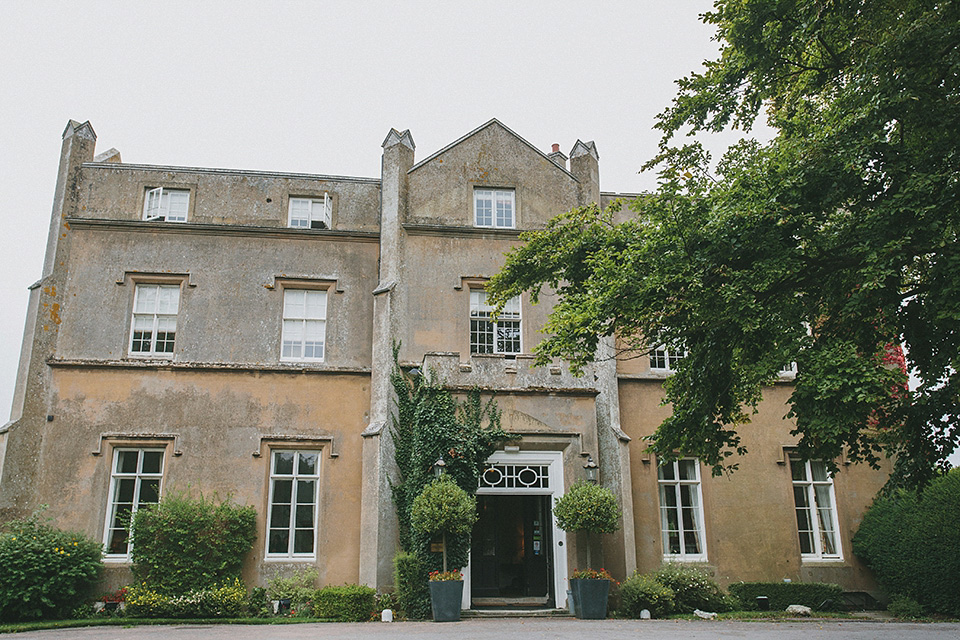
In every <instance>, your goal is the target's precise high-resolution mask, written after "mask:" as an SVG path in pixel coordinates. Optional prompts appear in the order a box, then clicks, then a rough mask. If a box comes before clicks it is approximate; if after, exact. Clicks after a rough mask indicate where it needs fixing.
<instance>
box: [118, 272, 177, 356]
mask: <svg viewBox="0 0 960 640" xmlns="http://www.w3.org/2000/svg"><path fill="white" fill-rule="evenodd" d="M179 309H180V285H175V284H138V285H137V290H136V292H135V294H134V298H133V322H131V330H130V354H131V355H139V356H157V355H159V356H167V354H171V353H173V346H174V340H175V339H176V336H177V312H178V311H179Z"/></svg>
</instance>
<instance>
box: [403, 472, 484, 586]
mask: <svg viewBox="0 0 960 640" xmlns="http://www.w3.org/2000/svg"><path fill="white" fill-rule="evenodd" d="M476 521H477V500H476V498H474V497H473V496H471V495H469V494H468V493H467V492H466V491H464V490H463V489H461V488H460V487H458V486H457V484H456V483H455V482H454V481H453V480H452V479H451V478H450V477H449V476H446V475H444V476H441V477H439V478H437V479H436V480H434V481H433V482H431V483H430V484H428V485H427V486H426V488H424V490H423V491H422V492H421V493H420V495H418V496H417V497H416V498H414V500H413V507H412V509H411V510H410V526H411V527H412V528H413V530H414V531H420V532H423V533H434V534H435V533H454V534H457V533H459V534H465V533H470V531H471V530H472V529H473V524H474V523H475V522H476ZM444 570H446V569H444Z"/></svg>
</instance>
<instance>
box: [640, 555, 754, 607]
mask: <svg viewBox="0 0 960 640" xmlns="http://www.w3.org/2000/svg"><path fill="white" fill-rule="evenodd" d="M653 577H654V578H655V579H656V580H657V582H659V583H660V584H662V585H663V586H665V587H669V588H670V589H671V590H672V591H673V597H674V611H675V612H676V613H693V610H694V609H700V610H701V611H730V610H732V609H734V608H735V607H736V604H737V603H735V602H734V599H733V598H732V597H730V596H728V595H727V594H726V593H724V592H723V589H721V588H720V586H719V585H718V584H717V583H716V582H714V581H713V580H711V579H710V575H709V574H708V573H707V572H706V571H705V570H704V569H702V568H701V567H696V566H689V565H682V564H674V563H670V564H665V565H663V566H662V567H660V569H658V570H657V571H656V572H655V573H654V574H653Z"/></svg>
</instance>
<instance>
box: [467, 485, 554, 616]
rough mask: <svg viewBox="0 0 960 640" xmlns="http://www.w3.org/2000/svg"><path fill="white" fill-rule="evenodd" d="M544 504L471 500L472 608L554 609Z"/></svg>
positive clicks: (541, 498)
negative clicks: (476, 515)
mask: <svg viewBox="0 0 960 640" xmlns="http://www.w3.org/2000/svg"><path fill="white" fill-rule="evenodd" d="M550 503H551V498H550V496H546V495H531V494H506V495H505V494H495V495H494V494H491V495H478V496H477V510H478V512H479V518H478V520H477V524H476V525H475V526H474V530H473V549H472V552H471V558H470V563H471V593H472V601H473V602H472V604H473V606H478V607H483V606H512V607H517V606H529V607H553V606H555V604H554V603H555V601H556V598H555V594H554V592H553V591H554V589H553V571H552V565H553V540H552V535H551V533H552V530H553V526H552V522H553V521H552V517H553V516H552V514H551V510H550Z"/></svg>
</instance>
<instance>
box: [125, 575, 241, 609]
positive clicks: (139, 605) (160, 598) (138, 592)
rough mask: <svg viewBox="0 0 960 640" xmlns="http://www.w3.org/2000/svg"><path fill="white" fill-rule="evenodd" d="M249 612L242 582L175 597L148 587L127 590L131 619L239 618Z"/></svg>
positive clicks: (133, 587)
mask: <svg viewBox="0 0 960 640" xmlns="http://www.w3.org/2000/svg"><path fill="white" fill-rule="evenodd" d="M246 612H247V590H246V588H244V586H243V583H242V582H240V580H238V579H234V580H232V581H230V582H227V583H224V584H222V585H219V586H214V587H211V588H208V589H199V590H196V591H190V592H188V593H185V594H183V595H179V596H173V597H171V596H168V595H164V594H162V593H160V592H158V591H156V590H154V589H152V588H150V587H148V586H147V585H145V584H138V585H137V584H135V585H132V586H130V587H129V588H128V589H127V611H126V614H127V616H128V617H131V618H239V617H241V616H243V615H244V614H246Z"/></svg>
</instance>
